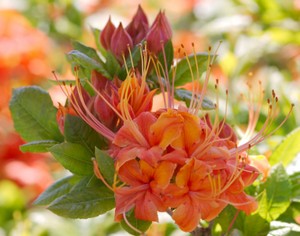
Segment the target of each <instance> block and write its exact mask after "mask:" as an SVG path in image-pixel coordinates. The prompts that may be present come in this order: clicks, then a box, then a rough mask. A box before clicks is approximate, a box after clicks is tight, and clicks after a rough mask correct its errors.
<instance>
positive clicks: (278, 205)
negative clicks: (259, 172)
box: [258, 164, 292, 222]
mask: <svg viewBox="0 0 300 236" xmlns="http://www.w3.org/2000/svg"><path fill="white" fill-rule="evenodd" d="M264 187H265V189H264V192H263V194H262V197H261V199H260V201H259V209H258V213H259V215H260V216H261V217H263V218H264V219H266V220H267V221H269V222H270V221H272V220H276V219H277V218H278V217H279V216H280V215H281V214H282V213H283V212H285V210H286V209H287V208H288V207H289V205H290V197H291V188H292V186H291V183H290V181H289V177H288V175H287V173H286V171H285V169H284V167H283V166H282V165H281V164H279V165H276V166H273V167H272V169H271V172H270V176H269V177H268V179H267V181H266V183H265V186H264Z"/></svg>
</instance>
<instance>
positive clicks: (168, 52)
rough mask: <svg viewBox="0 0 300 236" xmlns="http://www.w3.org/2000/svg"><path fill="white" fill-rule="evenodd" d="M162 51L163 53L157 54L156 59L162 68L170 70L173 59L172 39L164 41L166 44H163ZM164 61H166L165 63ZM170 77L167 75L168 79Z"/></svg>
mask: <svg viewBox="0 0 300 236" xmlns="http://www.w3.org/2000/svg"><path fill="white" fill-rule="evenodd" d="M164 53H165V55H164V54H163V52H160V53H159V54H158V61H159V62H160V63H161V65H162V66H163V69H164V70H166V71H170V68H171V66H172V63H173V59H174V49H173V44H172V40H169V41H168V42H166V44H165V46H164ZM165 63H167V65H166V64H165ZM171 78H172V77H169V79H171Z"/></svg>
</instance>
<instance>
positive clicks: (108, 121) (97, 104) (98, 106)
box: [94, 94, 118, 130]
mask: <svg viewBox="0 0 300 236" xmlns="http://www.w3.org/2000/svg"><path fill="white" fill-rule="evenodd" d="M102 96H104V97H105V99H106V100H108V101H110V97H108V95H107V94H102ZM94 112H95V114H96V115H97V117H98V119H99V120H100V121H101V123H102V124H104V125H105V126H106V127H107V128H109V129H111V130H114V129H115V128H116V127H117V122H118V116H117V115H116V113H115V111H114V110H113V109H112V108H111V107H110V106H109V105H108V104H107V102H106V101H105V100H104V99H103V98H102V97H101V96H99V95H97V96H96V98H95V101H94Z"/></svg>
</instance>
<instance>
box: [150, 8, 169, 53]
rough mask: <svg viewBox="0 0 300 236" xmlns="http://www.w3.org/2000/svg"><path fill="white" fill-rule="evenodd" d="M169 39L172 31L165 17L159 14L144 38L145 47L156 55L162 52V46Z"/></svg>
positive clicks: (161, 13) (163, 14)
mask: <svg viewBox="0 0 300 236" xmlns="http://www.w3.org/2000/svg"><path fill="white" fill-rule="evenodd" d="M171 38H172V30H171V26H170V24H169V22H168V20H167V18H166V15H165V13H163V12H159V13H158V15H157V16H156V18H155V20H154V22H153V24H152V26H151V28H150V30H149V32H148V34H147V36H146V41H147V47H148V49H149V51H151V52H153V53H155V54H156V53H158V52H159V51H161V50H162V46H163V45H164V44H165V43H166V42H168V41H169V40H170V39H171Z"/></svg>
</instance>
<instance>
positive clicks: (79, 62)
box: [67, 50, 110, 78]
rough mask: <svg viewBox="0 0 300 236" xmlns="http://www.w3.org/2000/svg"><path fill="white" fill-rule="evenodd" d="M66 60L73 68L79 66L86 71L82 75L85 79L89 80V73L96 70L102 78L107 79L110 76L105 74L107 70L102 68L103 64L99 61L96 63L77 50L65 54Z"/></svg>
mask: <svg viewBox="0 0 300 236" xmlns="http://www.w3.org/2000/svg"><path fill="white" fill-rule="evenodd" d="M67 58H68V60H69V62H71V63H72V65H73V67H74V66H80V67H83V68H84V69H86V70H85V71H84V74H85V75H86V77H87V78H89V76H90V74H91V71H92V70H96V71H98V72H100V73H101V74H102V75H103V76H105V77H107V78H109V76H110V74H109V73H108V72H107V70H106V69H105V68H104V64H103V62H101V61H97V60H95V59H93V58H91V57H89V56H88V55H86V54H84V53H83V52H80V51H78V50H72V51H71V52H69V53H68V54H67Z"/></svg>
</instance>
